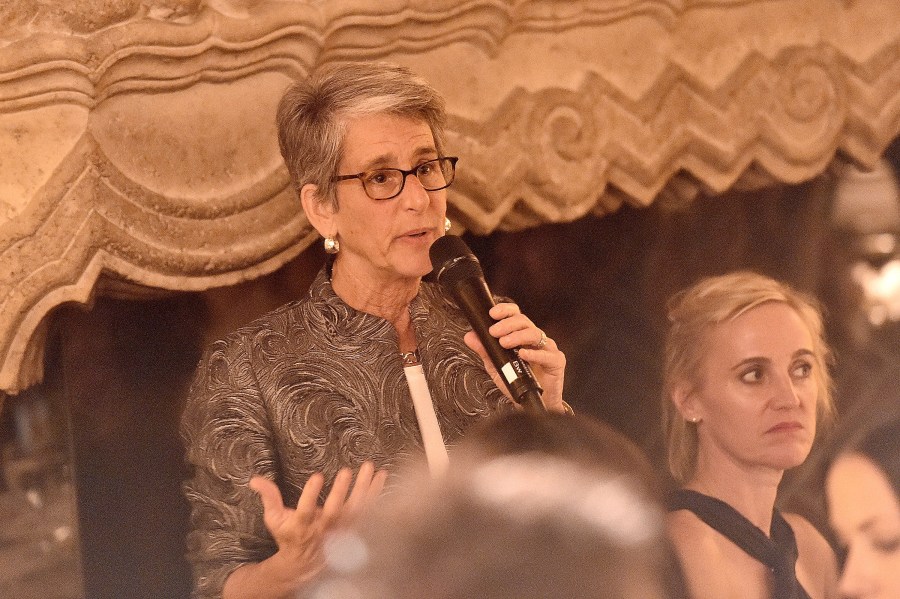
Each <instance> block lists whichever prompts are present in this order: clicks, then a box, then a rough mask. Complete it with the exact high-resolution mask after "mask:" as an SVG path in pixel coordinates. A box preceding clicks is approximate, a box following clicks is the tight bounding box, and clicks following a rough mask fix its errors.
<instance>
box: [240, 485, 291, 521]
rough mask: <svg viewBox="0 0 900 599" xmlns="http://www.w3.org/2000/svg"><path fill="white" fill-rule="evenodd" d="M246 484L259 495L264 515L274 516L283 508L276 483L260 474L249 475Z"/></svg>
mask: <svg viewBox="0 0 900 599" xmlns="http://www.w3.org/2000/svg"><path fill="white" fill-rule="evenodd" d="M248 486H249V487H250V488H251V489H252V490H254V491H256V493H257V494H258V495H259V499H260V501H262V506H263V514H264V515H265V516H269V517H271V516H275V515H277V514H279V513H280V512H281V511H282V510H284V509H285V508H284V500H283V499H282V498H281V491H280V490H279V489H278V485H276V484H275V483H274V482H272V481H270V480H269V479H268V478H264V477H262V476H254V477H251V478H250V484H249V485H248Z"/></svg>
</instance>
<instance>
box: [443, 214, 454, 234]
mask: <svg viewBox="0 0 900 599" xmlns="http://www.w3.org/2000/svg"><path fill="white" fill-rule="evenodd" d="M451 226H452V223H451V222H450V219H449V218H446V217H444V233H446V232H448V231H449V230H450V227H451Z"/></svg>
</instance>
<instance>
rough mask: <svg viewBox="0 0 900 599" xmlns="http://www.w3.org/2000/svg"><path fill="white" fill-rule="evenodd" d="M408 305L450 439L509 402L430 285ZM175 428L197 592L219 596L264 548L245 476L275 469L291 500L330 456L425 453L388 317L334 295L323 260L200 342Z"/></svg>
mask: <svg viewBox="0 0 900 599" xmlns="http://www.w3.org/2000/svg"><path fill="white" fill-rule="evenodd" d="M410 315H411V317H412V321H413V323H414V326H415V330H416V337H417V342H418V349H419V355H420V359H421V362H422V367H423V369H424V371H425V376H426V379H427V381H428V386H429V389H430V391H431V395H432V398H433V400H434V405H435V411H436V412H437V417H438V422H439V423H440V426H441V431H442V433H443V436H444V441H445V442H446V443H447V444H448V446H449V445H452V444H453V443H454V442H456V441H457V440H458V439H459V438H460V436H461V435H462V434H463V432H464V431H465V430H466V429H467V428H468V427H469V426H470V425H471V424H473V423H474V422H476V421H478V420H480V419H482V418H484V417H486V416H487V415H489V414H491V413H493V412H495V411H499V410H504V409H507V408H508V406H509V401H508V400H507V399H506V397H505V396H504V395H503V394H502V393H501V392H500V390H499V389H498V388H497V387H496V386H495V385H494V383H493V382H492V381H491V379H490V377H489V376H488V374H487V373H486V372H485V369H484V365H483V363H482V361H481V359H480V358H479V357H478V356H477V355H476V354H475V353H474V352H472V351H471V350H470V349H468V347H466V345H465V344H464V343H463V341H462V338H463V335H464V334H465V332H466V331H467V330H468V329H469V328H470V327H469V325H468V323H467V321H466V319H465V317H464V315H463V314H462V312H460V310H459V309H458V308H457V307H456V305H455V304H453V303H452V301H451V300H448V299H446V298H445V297H444V296H443V295H442V293H441V290H440V289H439V288H438V286H437V285H436V284H433V283H427V282H423V283H422V285H421V288H420V291H419V294H418V295H417V296H416V297H415V298H414V299H413V301H412V302H411V304H410ZM182 436H183V440H184V442H185V446H186V451H187V460H188V462H189V464H190V465H191V466H192V467H193V475H192V478H191V479H190V480H189V481H187V482H186V483H185V485H184V490H185V494H186V495H187V498H188V501H189V502H190V504H191V531H190V533H189V535H188V559H189V561H190V562H191V565H192V567H193V570H194V586H195V591H194V597H197V598H213V597H216V598H217V597H220V596H221V592H222V586H223V584H224V582H225V579H226V577H227V576H228V575H229V574H230V573H231V572H232V571H233V570H234V569H235V568H237V567H238V566H240V565H242V564H245V563H248V562H258V561H262V560H263V559H265V558H267V557H269V556H270V555H272V554H273V553H274V552H275V550H276V545H275V543H274V541H273V539H272V537H271V536H270V535H269V533H268V531H267V530H266V528H265V525H264V524H263V520H262V507H261V503H260V502H259V500H258V498H257V496H256V494H255V493H254V492H253V491H251V490H250V489H248V487H247V482H248V481H249V480H250V477H251V475H255V474H259V475H263V476H267V477H269V478H271V479H273V480H275V481H276V483H277V484H278V486H279V487H280V488H281V493H282V496H283V497H284V501H285V504H286V505H294V504H296V502H297V499H298V498H299V495H300V490H301V489H302V487H303V485H304V484H305V482H306V480H307V479H308V478H309V476H310V475H311V474H313V473H314V472H323V473H324V474H325V479H326V481H327V483H326V487H325V489H324V490H323V493H322V497H324V496H325V495H327V492H328V490H329V489H330V487H331V481H333V479H334V476H335V475H336V474H337V472H338V470H339V469H340V468H341V467H344V466H348V467H351V468H353V469H354V470H355V469H356V468H357V467H358V466H359V465H360V464H361V463H362V462H363V461H365V460H372V461H374V462H375V465H376V467H378V468H386V469H388V470H391V471H395V470H396V469H397V468H398V467H399V466H401V465H402V464H403V463H404V462H407V461H409V460H412V459H421V455H422V454H423V453H424V450H423V447H422V439H421V435H420V433H419V428H418V423H417V421H416V415H415V411H414V409H413V404H412V399H411V397H410V394H409V387H408V386H407V383H406V378H405V376H404V373H403V364H402V359H401V356H400V353H399V348H398V340H397V335H396V332H395V330H394V328H393V325H391V324H390V323H389V322H387V321H386V320H384V319H382V318H379V317H376V316H373V315H371V314H367V313H364V312H359V311H357V310H354V309H353V308H351V307H350V306H348V305H347V304H345V303H344V302H343V301H342V300H341V299H340V298H339V297H338V296H337V295H336V294H335V293H334V291H333V290H332V288H331V283H330V281H329V276H328V268H327V267H326V268H323V269H322V271H321V272H320V273H319V275H318V276H317V278H316V279H315V281H314V282H313V284H312V286H311V288H310V291H309V295H308V297H306V298H304V299H302V300H299V301H297V302H293V303H290V304H287V305H285V306H283V307H281V308H279V309H277V310H275V311H273V312H271V313H269V314H267V315H266V316H264V317H262V318H260V319H259V320H257V321H255V322H253V323H251V324H249V325H247V326H245V327H243V328H241V329H239V330H238V331H235V332H234V333H232V334H231V335H229V336H228V337H226V338H225V339H224V340H222V341H219V342H217V343H215V344H213V345H212V346H211V347H210V348H209V350H208V351H207V353H206V355H205V357H204V358H203V360H202V361H201V362H200V366H199V368H198V370H197V374H196V376H195V378H194V381H193V383H192V385H191V390H190V393H189V396H188V400H187V404H186V407H185V410H184V413H183V416H182Z"/></svg>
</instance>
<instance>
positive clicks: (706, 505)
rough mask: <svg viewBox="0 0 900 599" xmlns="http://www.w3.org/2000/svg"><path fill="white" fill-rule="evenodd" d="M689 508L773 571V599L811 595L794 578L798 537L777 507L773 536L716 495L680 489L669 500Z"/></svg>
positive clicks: (804, 598)
mask: <svg viewBox="0 0 900 599" xmlns="http://www.w3.org/2000/svg"><path fill="white" fill-rule="evenodd" d="M676 510H689V511H691V512H693V513H695V514H696V515H697V516H698V517H699V518H700V519H701V520H703V521H704V522H706V524H708V525H709V526H711V527H712V528H713V529H715V530H717V531H718V532H720V533H721V534H723V535H724V536H725V537H726V538H727V539H729V540H730V541H731V542H732V543H734V544H735V545H737V546H738V547H740V548H741V549H743V550H744V551H745V552H746V553H747V554H748V555H750V556H751V557H752V558H754V559H756V560H758V561H760V562H762V563H763V564H764V565H765V566H766V567H768V568H769V570H770V571H771V572H772V576H773V579H774V584H773V588H772V599H811V598H810V596H809V594H808V593H807V592H806V590H805V589H804V588H803V587H802V586H801V585H800V583H799V582H798V581H797V574H796V572H795V570H794V568H795V565H796V563H797V540H796V539H795V538H794V531H793V530H792V529H791V526H790V525H789V524H788V523H787V521H786V520H785V519H784V517H783V516H782V515H781V512H779V511H778V510H777V509H776V510H773V511H772V536H771V538H770V537H767V536H766V534H765V533H764V532H763V531H762V530H760V529H759V528H757V527H756V526H754V524H753V523H752V522H750V521H749V520H747V519H746V518H745V517H744V516H743V515H741V513H740V512H738V511H737V510H736V509H734V508H733V507H731V506H730V505H728V504H727V503H725V502H724V501H722V500H720V499H716V498H715V497H710V496H709V495H704V494H702V493H698V492H696V491H690V490H688V489H679V490H678V491H676V492H675V493H674V495H673V496H672V498H671V499H670V501H669V511H670V512H674V511H676Z"/></svg>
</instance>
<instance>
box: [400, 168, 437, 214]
mask: <svg viewBox="0 0 900 599" xmlns="http://www.w3.org/2000/svg"><path fill="white" fill-rule="evenodd" d="M400 200H401V201H402V202H403V207H404V208H407V209H408V210H416V211H421V210H424V209H425V208H427V207H428V204H430V203H431V196H429V195H428V192H427V191H426V190H425V188H424V187H423V186H422V182H421V181H419V178H418V177H417V176H416V175H415V173H410V174H408V175H406V184H405V185H404V186H403V191H401V192H400Z"/></svg>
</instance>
